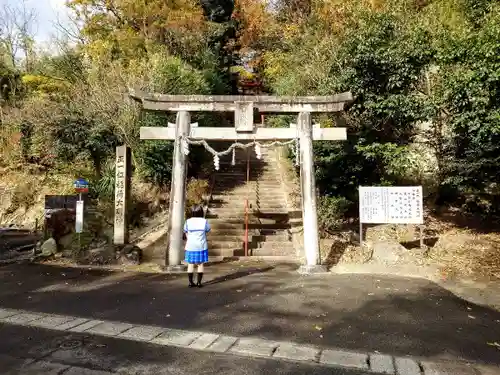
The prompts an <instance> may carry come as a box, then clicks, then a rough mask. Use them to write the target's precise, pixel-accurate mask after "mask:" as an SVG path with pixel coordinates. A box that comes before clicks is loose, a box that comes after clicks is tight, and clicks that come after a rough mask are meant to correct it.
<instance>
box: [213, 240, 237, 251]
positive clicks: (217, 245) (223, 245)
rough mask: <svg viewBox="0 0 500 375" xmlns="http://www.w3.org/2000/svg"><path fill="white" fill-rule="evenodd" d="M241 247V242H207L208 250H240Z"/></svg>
mask: <svg viewBox="0 0 500 375" xmlns="http://www.w3.org/2000/svg"><path fill="white" fill-rule="evenodd" d="M243 246H244V242H243V241H210V240H209V241H208V248H209V249H240V248H242V247H243Z"/></svg>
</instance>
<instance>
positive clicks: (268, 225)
mask: <svg viewBox="0 0 500 375" xmlns="http://www.w3.org/2000/svg"><path fill="white" fill-rule="evenodd" d="M209 223H210V226H211V227H212V230H214V231H215V230H218V229H231V230H237V229H240V230H245V218H236V219H217V218H214V219H209ZM301 226H302V222H297V223H276V221H272V220H267V221H266V222H263V223H252V222H250V223H248V229H249V230H259V231H262V230H264V231H273V230H289V229H291V228H297V227H301Z"/></svg>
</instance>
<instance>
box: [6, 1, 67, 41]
mask: <svg viewBox="0 0 500 375" xmlns="http://www.w3.org/2000/svg"><path fill="white" fill-rule="evenodd" d="M22 1H24V3H25V4H26V8H27V9H34V10H35V12H36V14H37V24H36V25H35V27H34V28H33V31H34V32H35V39H36V41H37V42H39V43H42V44H46V43H48V42H49V41H50V40H51V38H52V37H53V36H55V35H57V34H58V30H57V28H56V27H55V25H54V23H55V22H56V21H57V20H58V19H59V20H60V21H61V22H62V23H63V24H64V23H65V22H67V20H68V11H67V9H66V6H65V5H64V4H65V2H66V0H0V5H1V6H4V5H5V4H7V5H9V6H12V7H16V6H17V7H19V6H21V4H22Z"/></svg>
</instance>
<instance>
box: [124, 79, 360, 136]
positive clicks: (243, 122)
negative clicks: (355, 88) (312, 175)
mask: <svg viewBox="0 0 500 375" xmlns="http://www.w3.org/2000/svg"><path fill="white" fill-rule="evenodd" d="M130 97H131V98H133V99H134V100H137V101H139V102H141V103H142V106H143V108H144V109H145V110H153V111H175V112H181V111H188V112H190V111H191V112H199V111H221V112H227V111H231V112H234V120H235V127H234V128H208V127H200V128H193V129H192V130H191V131H190V137H191V138H193V139H217V140H236V139H237V140H252V139H254V140H255V139H257V140H271V139H275V140H277V139H292V138H294V137H295V135H296V130H295V129H283V128H281V129H276V128H257V129H256V128H255V127H254V123H253V112H254V109H257V110H258V111H259V112H262V113H266V112H267V113H269V112H274V113H304V112H306V113H311V112H316V113H318V112H323V113H324V112H330V113H332V112H341V111H343V110H345V108H346V106H347V105H348V104H349V103H351V102H352V101H353V96H352V94H351V93H350V92H345V93H342V94H336V95H331V96H279V97H278V96H240V95H238V96H233V95H165V94H158V93H145V92H143V91H139V90H133V89H132V90H130ZM175 134H176V131H175V128H168V127H164V128H161V127H160V128H159V127H142V128H141V139H175ZM312 138H313V140H344V139H346V129H345V128H327V129H321V128H315V129H313V130H312Z"/></svg>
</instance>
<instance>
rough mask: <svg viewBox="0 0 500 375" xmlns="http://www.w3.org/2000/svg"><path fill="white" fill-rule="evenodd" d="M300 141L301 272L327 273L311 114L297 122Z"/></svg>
mask: <svg viewBox="0 0 500 375" xmlns="http://www.w3.org/2000/svg"><path fill="white" fill-rule="evenodd" d="M297 124H298V128H299V137H300V139H299V141H300V161H301V163H300V171H301V173H300V179H301V185H302V221H303V223H304V252H305V257H306V264H305V265H303V266H302V267H301V269H300V271H299V272H302V273H317V272H326V267H323V266H321V260H320V253H319V233H318V213H317V210H316V179H315V176H314V155H313V144H312V123H311V113H309V112H301V113H299V116H298V120H297Z"/></svg>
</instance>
